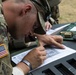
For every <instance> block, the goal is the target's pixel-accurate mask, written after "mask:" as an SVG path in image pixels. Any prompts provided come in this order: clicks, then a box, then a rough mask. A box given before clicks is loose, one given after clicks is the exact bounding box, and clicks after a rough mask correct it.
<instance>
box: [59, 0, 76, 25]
mask: <svg viewBox="0 0 76 75" xmlns="http://www.w3.org/2000/svg"><path fill="white" fill-rule="evenodd" d="M59 10H60V18H59V23H60V24H61V23H68V22H76V0H62V1H61V3H60V4H59Z"/></svg>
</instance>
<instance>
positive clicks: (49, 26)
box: [45, 21, 52, 31]
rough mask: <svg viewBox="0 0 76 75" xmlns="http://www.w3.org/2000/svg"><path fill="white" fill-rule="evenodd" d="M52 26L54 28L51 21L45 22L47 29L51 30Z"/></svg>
mask: <svg viewBox="0 0 76 75" xmlns="http://www.w3.org/2000/svg"><path fill="white" fill-rule="evenodd" d="M50 28H52V25H51V24H50V23H49V21H46V22H45V29H46V31H47V30H49V29H50Z"/></svg>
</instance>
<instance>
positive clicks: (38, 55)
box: [23, 46, 46, 69]
mask: <svg viewBox="0 0 76 75" xmlns="http://www.w3.org/2000/svg"><path fill="white" fill-rule="evenodd" d="M23 59H24V60H27V61H29V62H30V63H31V66H32V68H33V69H34V68H37V67H38V66H40V65H41V64H42V63H43V62H44V60H45V59H46V51H45V48H44V47H43V46H39V47H37V48H35V49H33V50H31V52H29V53H28V54H27V55H26V56H25V57H24V58H23Z"/></svg>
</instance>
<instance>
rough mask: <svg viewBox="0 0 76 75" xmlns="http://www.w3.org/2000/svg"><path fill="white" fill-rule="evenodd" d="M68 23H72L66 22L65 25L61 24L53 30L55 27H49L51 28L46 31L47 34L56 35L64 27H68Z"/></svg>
mask: <svg viewBox="0 0 76 75" xmlns="http://www.w3.org/2000/svg"><path fill="white" fill-rule="evenodd" d="M68 25H70V24H65V25H63V26H60V27H58V28H56V29H54V30H53V29H49V30H48V31H47V32H46V34H48V35H50V34H53V35H55V34H57V33H59V32H60V31H61V30H62V29H63V28H64V27H66V26H68Z"/></svg>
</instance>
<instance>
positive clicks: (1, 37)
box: [0, 0, 12, 75]
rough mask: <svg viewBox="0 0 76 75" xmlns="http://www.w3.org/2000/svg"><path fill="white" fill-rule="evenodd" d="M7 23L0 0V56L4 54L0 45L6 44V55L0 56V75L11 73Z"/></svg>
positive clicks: (9, 74)
mask: <svg viewBox="0 0 76 75" xmlns="http://www.w3.org/2000/svg"><path fill="white" fill-rule="evenodd" d="M7 35H8V33H7V24H6V22H5V20H4V16H3V14H2V5H1V0H0V56H2V55H4V54H5V53H3V51H1V45H2V44H3V45H5V46H6V48H5V47H4V46H3V47H4V48H5V49H6V51H7V52H8V54H7V55H5V56H3V57H1V58H0V75H12V74H11V73H12V66H11V62H10V54H9V51H8V37H7Z"/></svg>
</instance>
